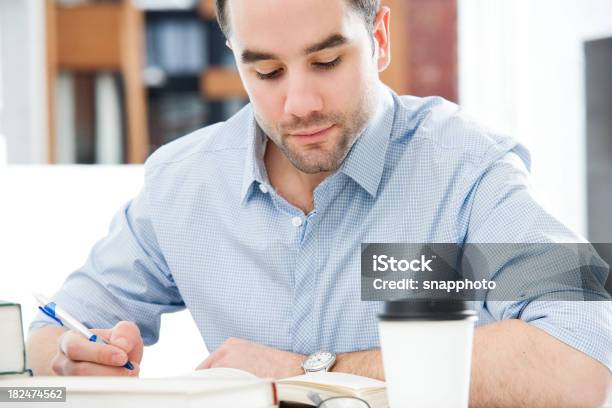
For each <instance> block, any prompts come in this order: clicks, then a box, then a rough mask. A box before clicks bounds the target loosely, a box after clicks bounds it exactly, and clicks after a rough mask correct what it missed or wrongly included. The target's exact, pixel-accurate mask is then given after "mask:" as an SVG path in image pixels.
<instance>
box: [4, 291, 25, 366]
mask: <svg viewBox="0 0 612 408" xmlns="http://www.w3.org/2000/svg"><path fill="white" fill-rule="evenodd" d="M0 333H1V335H0V351H1V352H0V377H2V376H4V375H11V374H12V375H15V374H21V373H24V372H26V358H25V345H24V338H23V327H22V322H21V306H20V305H19V304H17V303H9V302H3V301H0Z"/></svg>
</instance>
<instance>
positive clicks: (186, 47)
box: [146, 13, 208, 76]
mask: <svg viewBox="0 0 612 408" xmlns="http://www.w3.org/2000/svg"><path fill="white" fill-rule="evenodd" d="M146 50H147V67H155V68H158V69H161V71H163V72H164V73H165V74H166V75H167V76H172V75H199V74H200V73H201V72H202V70H204V69H205V68H206V65H207V64H208V57H207V56H208V45H207V40H206V30H205V26H204V24H203V23H202V21H201V20H200V19H199V17H198V16H197V15H196V14H195V13H194V14H193V15H191V14H176V13H166V14H160V15H158V14H153V15H151V16H149V17H148V18H147V26H146Z"/></svg>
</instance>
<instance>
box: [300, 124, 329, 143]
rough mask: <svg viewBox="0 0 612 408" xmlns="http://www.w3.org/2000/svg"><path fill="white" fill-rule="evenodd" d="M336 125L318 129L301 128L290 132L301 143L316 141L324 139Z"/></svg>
mask: <svg viewBox="0 0 612 408" xmlns="http://www.w3.org/2000/svg"><path fill="white" fill-rule="evenodd" d="M334 126H335V125H331V126H327V127H324V128H318V129H309V130H300V131H297V132H292V133H289V135H290V136H292V137H293V138H295V140H297V141H298V142H299V143H316V142H320V141H322V140H324V139H325V138H326V137H327V136H328V135H329V133H330V131H331V130H332V129H333V128H334Z"/></svg>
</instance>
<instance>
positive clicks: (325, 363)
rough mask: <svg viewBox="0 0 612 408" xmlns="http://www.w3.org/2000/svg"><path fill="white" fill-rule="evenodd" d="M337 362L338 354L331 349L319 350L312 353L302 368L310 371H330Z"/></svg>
mask: <svg viewBox="0 0 612 408" xmlns="http://www.w3.org/2000/svg"><path fill="white" fill-rule="evenodd" d="M335 362H336V354H335V353H332V352H330V351H317V352H316V353H312V354H311V355H309V356H308V357H306V360H304V362H303V363H302V368H303V369H304V371H305V372H306V374H308V373H314V372H317V371H329V369H330V368H332V366H333V365H334V363H335Z"/></svg>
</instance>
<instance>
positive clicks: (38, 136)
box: [0, 0, 47, 164]
mask: <svg viewBox="0 0 612 408" xmlns="http://www.w3.org/2000/svg"><path fill="white" fill-rule="evenodd" d="M44 4H45V2H44V1H42V0H0V41H1V42H2V44H0V61H1V62H0V63H1V64H2V70H0V75H1V76H2V78H0V81H1V82H2V87H0V93H1V95H0V99H2V101H3V104H2V105H3V108H2V109H0V134H3V135H4V136H5V137H6V153H7V157H8V162H9V163H20V164H24V163H46V162H47V114H46V109H47V102H46V101H47V99H46V80H45V67H46V64H45V48H44V47H45V37H44V33H45V31H44V30H45V24H44ZM0 144H1V142H0ZM0 159H1V158H0Z"/></svg>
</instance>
